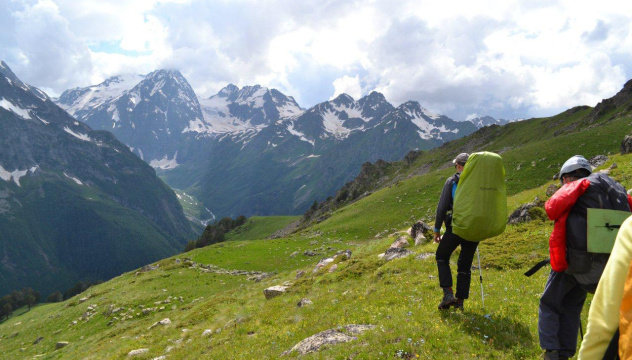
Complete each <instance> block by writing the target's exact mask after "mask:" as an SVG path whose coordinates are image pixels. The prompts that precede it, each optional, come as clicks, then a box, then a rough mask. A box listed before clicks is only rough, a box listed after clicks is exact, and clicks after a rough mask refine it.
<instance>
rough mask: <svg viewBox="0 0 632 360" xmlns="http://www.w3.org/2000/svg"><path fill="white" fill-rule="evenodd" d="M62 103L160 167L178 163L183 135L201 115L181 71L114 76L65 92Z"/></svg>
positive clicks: (200, 119) (80, 117) (165, 167)
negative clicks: (89, 85) (138, 75)
mask: <svg viewBox="0 0 632 360" xmlns="http://www.w3.org/2000/svg"><path fill="white" fill-rule="evenodd" d="M137 79H141V80H140V82H138V83H136V84H134V85H132V83H133V82H134V81H135V80H137ZM103 89H107V91H106V90H103ZM98 90H101V91H98ZM94 94H101V95H102V96H95V95H94ZM58 103H59V104H60V106H62V107H63V108H65V109H67V110H68V111H70V112H72V114H74V116H75V117H76V118H77V119H78V120H80V121H83V122H85V123H86V124H88V125H90V126H92V127H93V128H95V129H101V130H108V131H111V132H112V133H114V135H116V137H117V138H118V139H119V140H121V141H123V142H124V143H125V144H127V145H128V146H129V147H130V149H131V150H132V151H133V152H135V153H136V154H138V155H139V156H140V157H141V159H143V160H145V161H147V162H148V163H150V164H151V165H152V166H153V167H157V168H162V169H169V168H174V167H176V166H177V165H178V148H179V144H180V143H181V139H180V137H181V136H182V134H183V133H184V132H185V130H186V129H187V127H188V126H189V123H191V122H201V121H202V119H203V115H202V112H201V109H200V104H199V102H198V99H197V96H196V95H195V93H194V92H193V89H192V88H191V86H190V85H189V83H188V82H187V81H186V79H185V78H184V77H183V76H182V74H180V72H179V71H177V70H157V71H154V72H152V73H150V74H148V75H146V76H140V77H131V76H128V77H112V78H109V79H108V80H106V81H105V82H103V83H102V84H100V85H98V86H96V87H90V88H87V89H73V90H69V91H65V92H64V93H63V94H62V95H61V96H60V98H59V101H58ZM82 104H83V105H82Z"/></svg>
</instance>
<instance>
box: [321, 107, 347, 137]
mask: <svg viewBox="0 0 632 360" xmlns="http://www.w3.org/2000/svg"><path fill="white" fill-rule="evenodd" d="M322 118H323V126H324V127H325V131H327V132H328V133H330V134H332V135H333V136H335V137H336V138H338V139H345V138H347V137H348V136H349V134H350V133H351V130H350V129H347V128H346V127H344V126H343V123H344V121H342V120H341V119H340V118H339V117H338V115H336V113H335V112H333V111H331V110H328V111H326V112H325V113H323V114H322Z"/></svg>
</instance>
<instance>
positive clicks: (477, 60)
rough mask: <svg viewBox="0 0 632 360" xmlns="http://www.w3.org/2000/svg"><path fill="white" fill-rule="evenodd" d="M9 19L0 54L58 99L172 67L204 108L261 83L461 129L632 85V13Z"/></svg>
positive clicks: (229, 6)
mask: <svg viewBox="0 0 632 360" xmlns="http://www.w3.org/2000/svg"><path fill="white" fill-rule="evenodd" d="M1 1H5V2H6V1H7V0H1ZM3 6H4V5H3ZM6 8H7V9H8V11H7V12H5V13H3V14H0V54H3V55H2V56H6V58H5V60H7V62H8V63H9V65H11V66H12V67H14V71H15V72H16V73H17V74H18V76H20V77H22V78H23V79H24V80H25V81H27V82H29V83H31V84H33V85H35V86H39V87H42V88H46V89H51V90H52V91H53V92H56V93H60V92H61V91H63V90H65V89H67V88H70V87H74V86H86V85H89V84H94V83H97V82H99V81H102V80H103V79H104V78H105V77H107V76H111V75H115V74H118V73H130V72H133V73H148V72H150V71H153V70H155V69H157V68H164V67H170V68H177V69H179V70H180V71H181V72H182V73H183V74H184V75H185V76H186V77H187V78H188V80H189V81H190V82H191V85H192V86H193V87H194V89H195V90H196V91H197V92H198V93H199V94H200V95H201V96H204V97H208V96H210V95H212V94H214V93H216V92H217V91H218V90H219V89H221V88H222V87H224V86H225V85H226V84H227V83H234V84H236V85H238V86H244V85H252V84H255V83H260V84H262V85H264V86H270V87H278V88H279V89H280V90H281V91H284V92H286V93H287V94H288V95H292V96H294V97H295V98H296V99H297V100H298V101H299V103H300V104H301V105H303V106H310V105H313V104H314V102H316V101H324V100H326V98H327V97H328V96H330V95H331V94H332V92H333V94H334V96H336V95H337V94H339V93H342V92H346V93H349V94H350V95H351V96H353V97H354V98H359V97H361V96H362V95H365V94H366V93H368V92H369V91H371V90H377V91H380V92H383V93H384V95H385V96H386V97H387V99H388V100H389V101H392V102H394V103H396V104H397V103H401V102H404V101H407V100H417V101H419V102H420V103H422V105H423V106H424V107H426V108H428V109H431V110H433V111H435V112H439V113H445V114H447V115H449V116H452V117H454V118H456V119H457V120H461V119H464V118H465V117H466V116H468V114H474V113H476V114H481V115H487V114H490V115H492V116H495V117H504V118H513V117H529V116H533V115H536V114H537V115H551V114H553V113H555V112H557V111H562V110H564V109H565V108H567V107H570V106H574V105H580V104H587V105H595V103H596V102H597V101H599V100H601V99H603V98H606V97H610V96H612V95H613V94H614V93H616V91H617V90H619V89H620V88H621V86H622V85H623V83H624V82H625V80H626V79H627V78H630V77H632V25H631V24H632V21H631V20H632V2H621V1H612V0H604V1H602V2H600V5H599V6H595V5H594V2H592V1H586V0H578V1H570V0H557V1H531V2H525V1H517V0H514V1H503V2H499V1H495V0H483V1H480V2H472V1H465V0H460V1H451V2H438V1H429V2H420V1H417V0H402V1H395V2H394V1H388V0H343V1H327V2H322V1H300V2H298V1H294V0H271V1H266V2H260V1H254V0H240V1H225V0H212V1H211V0H209V1H192V0H144V1H127V0H99V1H96V0H28V1H25V2H18V1H10V2H8V3H7V5H6ZM7 14H10V15H7ZM5 54H6V55H5ZM302 99H309V100H306V101H307V103H301V101H302Z"/></svg>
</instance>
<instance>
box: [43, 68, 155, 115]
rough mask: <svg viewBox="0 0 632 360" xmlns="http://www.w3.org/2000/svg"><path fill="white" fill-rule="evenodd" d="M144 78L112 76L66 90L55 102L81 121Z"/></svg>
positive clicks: (136, 75)
mask: <svg viewBox="0 0 632 360" xmlns="http://www.w3.org/2000/svg"><path fill="white" fill-rule="evenodd" d="M144 78H145V76H143V75H138V74H127V75H118V76H112V77H110V78H108V79H106V80H105V81H103V82H102V83H100V84H98V85H92V86H89V87H86V88H74V89H70V90H66V91H64V92H63V93H62V94H61V96H60V97H59V99H55V101H56V102H57V104H59V105H60V106H61V107H62V108H63V109H64V110H66V111H67V112H68V113H69V114H70V115H72V116H74V117H75V118H77V119H79V120H83V119H85V118H89V117H90V116H91V114H90V113H89V112H90V111H92V110H94V109H96V108H98V107H100V106H101V105H103V104H105V103H109V102H111V101H113V100H116V99H117V98H118V97H119V96H121V95H122V94H123V93H125V92H127V91H129V90H131V89H132V88H133V87H134V86H136V85H137V84H138V83H139V82H140V81H142V80H143V79H144Z"/></svg>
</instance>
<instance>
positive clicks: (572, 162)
mask: <svg viewBox="0 0 632 360" xmlns="http://www.w3.org/2000/svg"><path fill="white" fill-rule="evenodd" d="M590 174H592V166H591V165H590V163H589V162H588V160H586V158H585V157H583V156H581V155H575V156H573V157H572V158H570V159H568V160H566V162H565V163H564V165H562V169H561V170H560V181H561V182H562V185H563V184H567V183H569V182H571V181H575V180H578V179H582V178H585V177H586V176H588V175H590Z"/></svg>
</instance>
